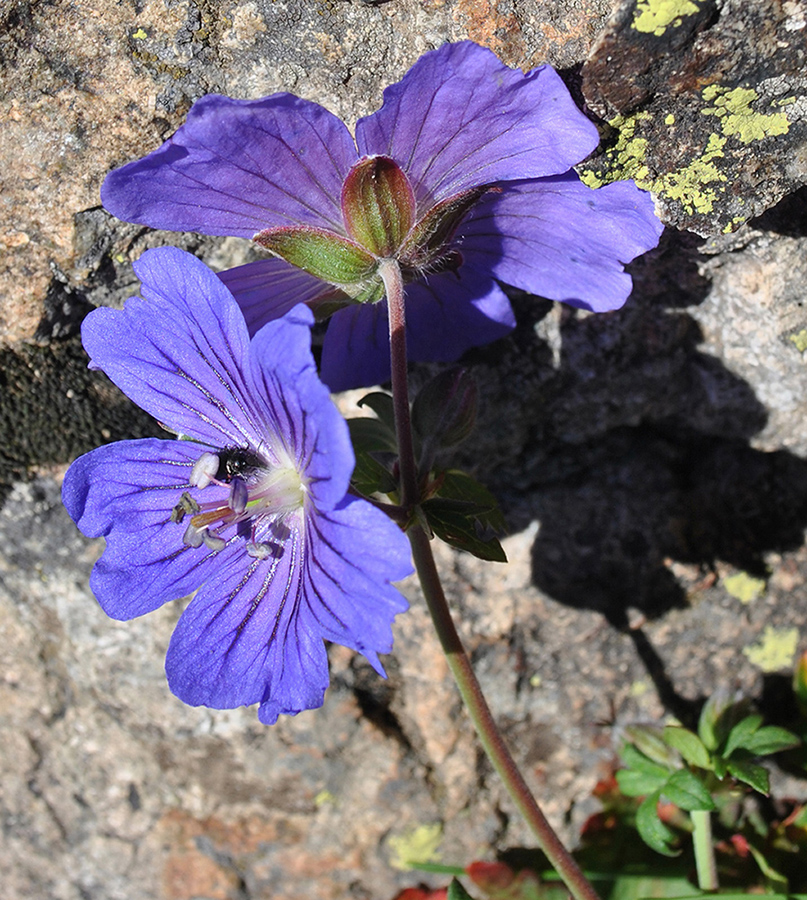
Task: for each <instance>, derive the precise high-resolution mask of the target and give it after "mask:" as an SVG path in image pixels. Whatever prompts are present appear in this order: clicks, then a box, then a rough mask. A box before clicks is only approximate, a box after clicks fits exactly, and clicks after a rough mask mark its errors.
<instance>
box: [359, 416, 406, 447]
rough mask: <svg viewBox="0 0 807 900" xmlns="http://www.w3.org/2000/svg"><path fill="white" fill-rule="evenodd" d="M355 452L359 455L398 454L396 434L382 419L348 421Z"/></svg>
mask: <svg viewBox="0 0 807 900" xmlns="http://www.w3.org/2000/svg"><path fill="white" fill-rule="evenodd" d="M347 427H348V428H349V429H350V440H351V441H352V443H353V450H354V451H355V452H356V454H357V455H358V454H359V453H395V454H396V455H397V453H398V442H397V441H396V440H395V432H394V431H393V430H392V429H390V428H389V426H388V425H386V424H385V423H384V422H382V421H381V420H380V419H371V418H369V417H367V418H358V419H348V420H347Z"/></svg>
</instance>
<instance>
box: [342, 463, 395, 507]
mask: <svg viewBox="0 0 807 900" xmlns="http://www.w3.org/2000/svg"><path fill="white" fill-rule="evenodd" d="M350 483H351V484H352V485H353V487H354V488H355V489H356V490H357V491H358V492H359V493H360V494H363V495H364V496H365V497H369V496H371V495H372V494H391V493H393V491H396V490H397V489H398V483H397V482H396V481H395V479H394V478H393V477H392V473H391V472H390V471H389V469H387V468H386V466H384V465H382V464H381V463H380V462H379V461H378V460H377V459H374V458H373V457H372V456H370V455H369V454H368V453H357V454H356V465H355V467H354V468H353V475H352V476H351V478H350Z"/></svg>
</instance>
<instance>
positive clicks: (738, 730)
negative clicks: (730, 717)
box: [720, 714, 762, 759]
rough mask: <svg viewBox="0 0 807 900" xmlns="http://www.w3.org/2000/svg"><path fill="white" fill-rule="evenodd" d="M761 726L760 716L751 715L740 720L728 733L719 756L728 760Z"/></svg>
mask: <svg viewBox="0 0 807 900" xmlns="http://www.w3.org/2000/svg"><path fill="white" fill-rule="evenodd" d="M761 724H762V716H759V715H756V714H754V715H752V716H746V717H745V718H744V719H741V720H740V721H739V722H738V723H737V724H736V725H735V726H734V728H732V729H731V731H730V732H729V736H728V738H727V739H726V745H725V747H724V748H723V750H722V751H721V753H720V755H721V756H722V757H724V758H725V759H728V758H729V757H730V756H731V754H732V753H734V751H735V750H737V749H738V748H740V747H745V742H746V741H747V740H748V739H749V738H750V737H751V736H752V735H753V733H754V732H755V731H756V730H757V728H759V726H760V725H761Z"/></svg>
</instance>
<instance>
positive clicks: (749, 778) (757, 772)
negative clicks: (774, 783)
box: [726, 759, 770, 797]
mask: <svg viewBox="0 0 807 900" xmlns="http://www.w3.org/2000/svg"><path fill="white" fill-rule="evenodd" d="M726 768H727V769H728V770H729V772H730V773H731V774H732V775H733V776H734V777H735V778H736V779H737V781H742V782H743V783H744V784H748V785H750V786H751V787H752V788H753V789H754V790H755V791H758V792H759V793H760V794H764V795H765V796H766V797H767V796H768V793H769V792H770V782H769V779H768V771H767V769H764V768H763V767H762V766H758V765H757V764H756V763H752V762H749V761H748V760H742V759H729V760H727V761H726Z"/></svg>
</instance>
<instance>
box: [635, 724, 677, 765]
mask: <svg viewBox="0 0 807 900" xmlns="http://www.w3.org/2000/svg"><path fill="white" fill-rule="evenodd" d="M625 734H626V735H627V738H628V740H629V741H630V743H631V744H633V745H634V746H635V747H636V749H637V750H639V751H641V752H642V753H644V755H645V756H646V757H648V758H649V759H652V760H653V762H657V763H658V764H659V765H660V766H665V767H666V768H667V769H674V768H677V767H678V765H679V764H680V760H679V759H678V755H677V754H676V753H675V751H673V750H672V748H671V747H670V745H669V744H668V743H667V742H666V741H665V740H664V737H663V732H662V730H661V729H660V728H659V727H658V726H656V725H628V727H627V728H626V729H625Z"/></svg>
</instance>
